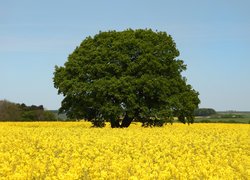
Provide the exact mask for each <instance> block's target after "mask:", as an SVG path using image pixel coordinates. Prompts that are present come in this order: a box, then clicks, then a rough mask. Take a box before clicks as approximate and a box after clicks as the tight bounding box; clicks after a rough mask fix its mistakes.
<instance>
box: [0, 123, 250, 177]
mask: <svg viewBox="0 0 250 180" xmlns="http://www.w3.org/2000/svg"><path fill="white" fill-rule="evenodd" d="M89 126H90V125H89V124H87V123H85V122H67V123H63V122H50V123H49V122H43V123H39V122H33V123H11V122H10V123H0V179H45V178H47V179H170V178H172V179H250V176H249V175H250V164H249V162H250V161H249V159H250V143H249V142H250V140H249V137H250V125H248V124H212V123H210V124H194V125H190V126H188V125H183V124H173V125H167V126H165V127H163V128H142V127H140V126H139V125H135V124H133V125H132V126H131V127H129V128H128V129H111V128H110V127H106V128H103V129H99V128H90V127H89Z"/></svg>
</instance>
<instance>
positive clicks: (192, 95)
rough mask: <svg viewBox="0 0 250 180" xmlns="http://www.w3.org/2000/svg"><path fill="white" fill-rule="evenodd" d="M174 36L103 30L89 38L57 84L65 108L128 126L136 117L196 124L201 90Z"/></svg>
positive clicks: (73, 113) (57, 70)
mask: <svg viewBox="0 0 250 180" xmlns="http://www.w3.org/2000/svg"><path fill="white" fill-rule="evenodd" d="M178 56H179V51H178V50H177V49H176V45H175V43H174V41H173V40H172V37H171V36H170V35H167V33H165V32H154V31H152V30H147V29H146V30H142V29H139V30H132V29H128V30H125V31H122V32H116V31H109V32H100V33H99V34H97V35H95V36H94V37H87V38H86V39H85V40H84V41H83V42H82V43H81V45H80V46H79V47H77V48H76V49H75V50H74V52H73V53H72V54H71V55H69V57H68V61H67V62H66V63H65V64H64V66H62V67H58V66H56V67H55V72H54V86H55V88H57V89H58V93H59V94H63V96H64V99H63V101H62V104H61V108H60V112H63V113H66V114H67V116H68V117H70V118H76V119H82V118H84V119H87V120H89V121H92V122H97V121H101V122H105V121H110V122H111V126H112V127H128V126H129V125H130V123H131V122H132V121H133V120H137V121H141V122H147V121H149V120H150V119H152V118H153V119H154V120H155V119H156V120H158V119H161V120H162V119H163V120H171V119H173V116H178V117H179V119H180V120H181V121H182V122H186V121H188V122H192V120H193V112H194V110H195V109H196V108H197V107H198V104H199V102H200V101H199V98H198V93H197V92H196V91H195V90H193V89H192V87H191V86H190V85H188V84H187V83H186V79H185V78H184V77H182V75H181V72H182V71H183V70H185V69H186V65H184V63H183V61H182V60H178V59H176V58H177V57H178Z"/></svg>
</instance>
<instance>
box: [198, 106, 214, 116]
mask: <svg viewBox="0 0 250 180" xmlns="http://www.w3.org/2000/svg"><path fill="white" fill-rule="evenodd" d="M214 114H216V111H215V110H214V109H212V108H199V109H196V110H195V111H194V115H195V116H211V115H214Z"/></svg>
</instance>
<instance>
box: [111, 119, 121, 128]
mask: <svg viewBox="0 0 250 180" xmlns="http://www.w3.org/2000/svg"><path fill="white" fill-rule="evenodd" d="M110 123H111V127H112V128H119V127H121V125H120V123H119V121H118V120H116V119H115V118H114V117H111V118H110Z"/></svg>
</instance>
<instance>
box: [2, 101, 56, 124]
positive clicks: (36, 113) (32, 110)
mask: <svg viewBox="0 0 250 180" xmlns="http://www.w3.org/2000/svg"><path fill="white" fill-rule="evenodd" d="M56 120H57V117H56V115H55V114H54V113H52V112H50V111H46V110H45V109H44V107H43V106H42V105H40V106H35V105H32V106H27V105H25V104H24V103H22V104H17V103H13V102H9V101H7V100H0V121H56Z"/></svg>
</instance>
